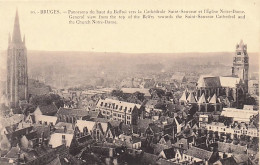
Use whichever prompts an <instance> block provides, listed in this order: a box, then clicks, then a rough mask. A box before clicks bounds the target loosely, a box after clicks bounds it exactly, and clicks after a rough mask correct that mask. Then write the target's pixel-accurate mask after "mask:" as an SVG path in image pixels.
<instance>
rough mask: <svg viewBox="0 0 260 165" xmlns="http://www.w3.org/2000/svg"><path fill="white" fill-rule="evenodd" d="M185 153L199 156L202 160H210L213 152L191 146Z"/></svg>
mask: <svg viewBox="0 0 260 165" xmlns="http://www.w3.org/2000/svg"><path fill="white" fill-rule="evenodd" d="M184 154H186V155H190V156H192V157H195V158H199V159H201V160H209V159H210V158H211V156H212V154H213V152H211V151H207V150H204V149H201V148H197V147H190V148H189V149H188V150H187V151H184Z"/></svg>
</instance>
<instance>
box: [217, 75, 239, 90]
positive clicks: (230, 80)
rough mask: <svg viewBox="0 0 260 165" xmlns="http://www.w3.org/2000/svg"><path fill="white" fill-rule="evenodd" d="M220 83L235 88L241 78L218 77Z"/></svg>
mask: <svg viewBox="0 0 260 165" xmlns="http://www.w3.org/2000/svg"><path fill="white" fill-rule="evenodd" d="M219 78H220V84H221V86H222V87H230V88H235V87H236V85H237V84H239V83H240V81H241V79H240V78H238V77H222V76H221V77H219Z"/></svg>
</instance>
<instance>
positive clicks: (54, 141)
mask: <svg viewBox="0 0 260 165" xmlns="http://www.w3.org/2000/svg"><path fill="white" fill-rule="evenodd" d="M63 135H64V136H65V140H66V146H67V147H70V144H71V141H72V139H73V136H74V134H66V133H54V134H52V135H51V137H50V142H49V144H51V145H52V147H53V148H56V147H58V146H61V145H62V144H63V143H62V137H63Z"/></svg>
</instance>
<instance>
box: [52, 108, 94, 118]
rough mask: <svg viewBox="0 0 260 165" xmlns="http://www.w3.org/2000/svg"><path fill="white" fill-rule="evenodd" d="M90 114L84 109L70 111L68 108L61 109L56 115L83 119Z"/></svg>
mask: <svg viewBox="0 0 260 165" xmlns="http://www.w3.org/2000/svg"><path fill="white" fill-rule="evenodd" d="M89 114H90V113H89V112H88V111H86V110H84V109H70V108H63V107H61V108H60V109H59V110H58V112H57V115H68V116H78V117H84V116H88V115H89Z"/></svg>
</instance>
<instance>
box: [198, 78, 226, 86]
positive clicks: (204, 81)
mask: <svg viewBox="0 0 260 165" xmlns="http://www.w3.org/2000/svg"><path fill="white" fill-rule="evenodd" d="M197 87H199V88H208V87H213V88H216V87H221V84H220V79H219V77H216V76H204V75H202V76H200V78H199V80H198V85H197Z"/></svg>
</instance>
